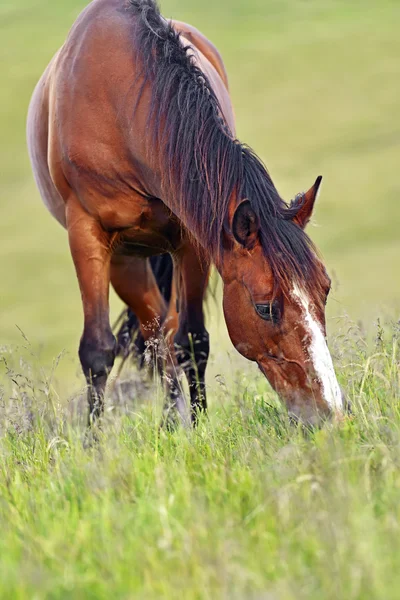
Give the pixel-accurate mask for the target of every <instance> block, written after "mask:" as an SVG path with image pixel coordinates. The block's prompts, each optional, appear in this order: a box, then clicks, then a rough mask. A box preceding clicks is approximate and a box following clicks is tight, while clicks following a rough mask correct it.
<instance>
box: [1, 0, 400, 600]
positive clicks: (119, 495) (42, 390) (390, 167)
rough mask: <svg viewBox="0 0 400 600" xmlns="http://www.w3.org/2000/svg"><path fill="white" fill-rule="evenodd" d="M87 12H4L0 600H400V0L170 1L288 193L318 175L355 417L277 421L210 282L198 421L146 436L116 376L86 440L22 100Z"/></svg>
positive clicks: (59, 255) (147, 407) (74, 337)
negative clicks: (211, 56) (221, 75)
mask: <svg viewBox="0 0 400 600" xmlns="http://www.w3.org/2000/svg"><path fill="white" fill-rule="evenodd" d="M84 5H85V2H83V1H81V0H68V1H67V0H62V1H61V0H60V1H59V2H50V1H49V0H25V2H22V0H12V1H11V0H2V2H1V4H0V39H1V44H0V76H1V85H0V207H1V209H0V210H1V219H0V251H1V261H0V281H1V291H0V336H1V337H0V345H1V346H0V413H1V414H0V527H1V532H2V534H1V536H0V597H3V598H21V599H22V598H37V599H42V598H109V597H115V598H170V597H171V598H172V597H175V596H176V595H177V594H180V595H182V597H184V598H193V599H195V598H251V599H253V598H254V599H259V598H263V599H264V598H266V599H275V598H277V599H278V598H279V599H292V598H293V599H296V600H297V599H301V598H307V599H313V598H315V599H320V598H336V599H337V598H346V600H347V599H364V598H365V599H367V598H368V599H370V598H372V599H374V598H377V599H378V598H386V599H391V598H393V599H395V598H398V597H399V592H398V590H399V586H400V575H399V573H400V569H399V563H400V535H399V530H400V514H399V505H400V503H399V498H400V462H399V456H400V454H399V447H400V413H399V400H400V397H399V396H400V391H399V389H400V387H399V386H400V378H399V349H398V345H399V328H398V324H397V321H398V318H399V306H400V280H399V277H398V273H399V272H400V236H399V234H398V224H399V222H400V203H399V192H400V185H399V180H398V157H399V146H400V121H399V117H398V98H399V93H400V77H399V75H400V72H399V70H400V67H399V61H398V56H399V54H400V38H399V36H398V23H399V19H400V5H399V3H397V2H395V1H390V0H383V1H382V2H378V1H377V0H365V1H364V2H362V3H361V2H357V1H356V2H345V1H344V0H332V1H330V2H321V1H320V0H308V1H305V0H297V1H295V0H247V1H246V2H243V1H242V0H230V2H223V1H220V2H212V0H204V1H203V2H201V3H199V2H195V1H194V0H187V1H185V2H183V0H164V1H163V3H162V7H163V13H164V14H165V16H167V17H174V18H178V19H181V20H187V21H188V22H191V23H193V24H194V25H196V26H197V27H199V29H201V30H202V31H203V32H204V33H205V34H206V35H208V36H209V37H210V39H212V40H213V41H214V43H215V44H216V45H217V46H218V47H219V49H220V51H221V53H222V55H223V57H224V59H225V61H226V66H227V70H228V74H229V77H230V86H231V92H232V97H233V101H234V106H235V110H236V117H237V124H238V136H239V138H240V139H242V140H243V141H246V142H247V143H249V144H250V145H251V146H252V147H254V149H255V150H256V151H257V152H258V153H259V154H260V156H261V157H262V158H263V159H264V161H265V162H266V164H267V166H268V168H269V170H270V172H271V175H272V177H273V179H274V181H275V182H276V184H277V186H278V189H280V190H281V192H282V195H283V196H284V197H285V198H287V199H290V198H291V197H293V196H294V195H295V194H296V193H297V192H299V191H301V190H303V189H306V188H308V187H309V186H310V185H311V184H312V183H313V182H314V180H315V178H316V176H317V175H319V174H322V175H323V176H324V183H323V189H322V192H321V196H320V198H319V204H318V206H317V209H316V215H315V219H314V224H313V225H312V226H311V228H310V233H311V236H312V238H313V239H314V240H315V241H316V243H317V245H318V246H319V248H320V250H321V253H322V255H323V257H324V259H325V262H326V264H327V268H328V271H329V272H330V274H331V275H332V277H333V281H334V286H333V291H332V295H331V299H330V302H329V308H328V315H329V320H328V329H329V332H330V346H331V349H332V354H333V357H334V362H335V364H336V368H337V372H338V375H339V380H340V383H341V385H342V386H343V388H344V389H345V391H346V393H347V395H348V397H349V399H350V400H351V402H352V406H353V415H352V416H351V417H350V418H348V419H347V420H346V421H345V422H344V423H341V424H331V425H327V426H326V427H324V428H322V429H321V430H318V431H304V430H303V429H301V428H296V427H295V426H293V425H292V424H290V423H289V421H288V419H287V416H286V414H285V410H284V409H283V407H282V406H281V405H280V404H279V402H278V401H277V400H276V398H275V396H274V394H273V393H272V392H271V390H270V388H269V386H268V385H267V383H266V381H264V380H263V379H262V378H261V377H260V376H259V375H258V374H257V370H256V368H255V367H254V366H253V365H250V364H249V363H247V362H246V361H244V360H242V359H241V358H240V357H238V356H237V355H236V354H235V351H234V350H233V348H232V347H231V345H230V343H229V341H228V339H227V335H226V332H225V328H224V323H223V317H222V313H221V308H220V306H219V299H218V295H217V300H216V301H214V300H212V301H210V302H209V306H208V328H209V330H210V332H211V344H212V356H211V361H210V369H209V372H208V387H209V397H210V408H211V410H210V418H209V420H204V421H203V422H202V423H201V424H200V427H199V429H198V430H197V431H196V432H186V431H183V430H179V431H177V432H176V433H175V434H173V435H166V434H162V435H161V436H159V435H158V420H159V413H160V403H161V401H162V399H161V396H162V394H161V390H160V388H159V385H158V384H157V382H153V383H152V384H151V385H150V384H149V385H144V384H140V383H136V384H135V383H133V384H132V383H130V382H129V381H126V382H124V383H123V384H121V385H119V384H118V382H116V381H114V382H112V389H110V394H109V399H108V404H107V413H106V418H105V423H104V426H103V430H102V432H101V433H100V434H99V436H100V438H99V440H98V442H97V443H96V444H94V445H93V446H91V447H87V445H85V444H84V438H85V434H84V427H83V418H84V417H83V415H84V400H83V398H82V388H83V385H84V382H83V379H82V377H81V375H80V369H79V364H78V360H77V345H78V340H79V336H80V333H81V327H82V317H81V304H80V295H79V290H78V286H77V282H76V278H75V274H74V270H73V266H72V262H71V259H70V256H69V251H68V245H67V239H66V235H65V232H64V231H63V230H62V229H61V228H60V226H59V225H58V224H57V223H56V222H55V221H53V220H52V218H51V217H50V215H48V214H47V212H46V210H45V208H44V207H43V205H42V204H41V201H40V198H39V194H38V192H37V190H36V188H35V184H34V182H33V178H32V175H31V172H30V167H29V162H28V158H27V153H26V147H25V116H26V111H27V106H28V103H29V98H30V94H31V92H32V90H33V87H34V85H35V83H36V81H37V80H38V78H39V77H40V75H41V73H42V71H43V69H44V67H45V65H46V64H47V62H48V61H49V60H50V58H51V56H52V54H53V53H54V52H55V51H56V49H57V48H58V47H59V46H60V45H61V44H62V42H63V40H64V39H65V36H66V34H67V32H68V29H69V27H70V26H71V24H72V23H73V21H74V19H75V17H76V15H77V14H78V13H79V11H80V10H81V9H82V8H83V7H84ZM120 309H121V305H120V303H119V302H118V301H117V299H116V298H114V297H113V298H112V316H113V318H115V317H116V316H117V315H118V313H119V311H120ZM125 376H126V378H128V379H129V378H132V377H134V378H135V380H137V379H138V375H137V374H136V373H135V372H134V371H133V372H125Z"/></svg>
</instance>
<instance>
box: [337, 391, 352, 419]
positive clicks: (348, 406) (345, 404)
mask: <svg viewBox="0 0 400 600" xmlns="http://www.w3.org/2000/svg"><path fill="white" fill-rule="evenodd" d="M340 391H341V394H342V402H343V410H344V412H345V413H346V414H347V415H352V414H353V410H352V407H351V401H350V400H349V399H348V398H347V396H346V394H345V393H344V391H343V389H342V388H340Z"/></svg>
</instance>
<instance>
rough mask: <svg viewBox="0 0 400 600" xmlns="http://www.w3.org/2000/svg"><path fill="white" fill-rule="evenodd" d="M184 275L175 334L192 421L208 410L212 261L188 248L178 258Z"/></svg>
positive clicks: (195, 420) (176, 348) (177, 354)
mask: <svg viewBox="0 0 400 600" xmlns="http://www.w3.org/2000/svg"><path fill="white" fill-rule="evenodd" d="M177 260H178V266H179V271H180V274H181V285H180V293H179V327H178V331H177V333H176V335H175V340H174V341H175V351H176V356H177V360H178V363H179V364H180V365H181V367H182V368H183V370H184V371H185V374H186V377H187V380H188V384H189V390H190V404H191V418H192V423H193V424H194V425H196V423H197V418H198V413H199V412H205V411H206V410H207V397H206V386H205V372H206V367H207V361H208V356H209V352H210V344H209V335H208V332H207V330H206V328H205V324H204V311H203V300H204V294H205V290H206V287H207V283H208V278H209V273H210V264H209V262H208V261H207V259H206V258H205V257H204V258H203V257H201V256H199V253H198V251H195V250H193V248H191V247H189V248H186V249H185V251H184V252H182V253H181V254H180V256H179V257H178V259H177Z"/></svg>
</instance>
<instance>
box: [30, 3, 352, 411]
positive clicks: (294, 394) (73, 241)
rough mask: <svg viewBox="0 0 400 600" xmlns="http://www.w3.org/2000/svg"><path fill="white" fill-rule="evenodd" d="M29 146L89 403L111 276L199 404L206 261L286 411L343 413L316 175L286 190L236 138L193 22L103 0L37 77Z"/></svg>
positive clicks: (170, 382)
mask: <svg viewBox="0 0 400 600" xmlns="http://www.w3.org/2000/svg"><path fill="white" fill-rule="evenodd" d="M28 146H29V152H30V157H31V161H32V165H33V171H34V174H35V178H36V181H37V184H38V186H39V189H40V192H41V195H42V197H43V200H44V203H45V204H46V206H47V208H48V209H49V210H50V212H51V213H52V215H53V216H54V217H55V218H56V219H57V220H58V221H59V222H60V223H61V224H62V225H63V226H64V227H66V229H67V231H68V235H69V243H70V248H71V254H72V257H73V260H74V263H75V268H76V273H77V277H78V280H79V284H80V289H81V294H82V302H83V312H84V330H83V335H82V339H81V343H80V348H79V356H80V360H81V364H82V367H83V371H84V373H85V376H86V379H87V383H88V396H89V407H90V419H92V418H94V417H96V416H98V415H99V414H100V413H101V411H102V407H103V396H104V391H105V386H106V381H107V376H108V374H109V372H110V370H111V368H112V367H113V364H114V359H115V353H116V344H115V338H114V335H113V333H112V330H111V328H110V323H109V302H108V295H109V284H110V282H111V284H112V285H113V287H114V289H115V290H116V292H117V294H118V295H119V296H120V297H121V298H122V300H123V301H124V302H125V303H126V304H127V305H128V306H129V307H130V309H131V310H132V311H133V313H134V314H135V315H136V316H137V318H138V320H139V322H140V326H141V331H142V335H143V337H144V339H145V340H148V339H150V338H151V337H153V336H154V326H153V325H152V323H154V321H155V319H156V320H159V321H160V322H161V323H162V331H163V335H164V337H165V338H166V339H167V341H168V346H167V348H166V352H165V360H164V365H163V366H164V369H165V371H164V373H166V377H165V379H166V385H167V388H168V390H167V391H168V395H169V397H170V398H171V399H172V403H173V404H174V405H175V406H177V407H178V409H179V408H180V409H181V410H183V409H182V404H181V394H180V391H179V385H178V380H177V376H176V366H175V365H176V358H175V356H176V357H177V362H178V363H179V364H180V365H182V366H183V368H184V370H185V372H186V375H187V377H188V381H189V386H190V395H191V407H192V418H193V420H194V421H195V420H196V415H197V411H198V410H201V409H205V408H206V392H205V385H204V374H205V369H206V363H207V358H208V353H209V341H208V334H207V332H206V329H205V326H204V316H203V298H204V293H205V289H206V286H207V281H208V276H209V270H210V265H211V264H212V263H213V264H215V266H216V268H217V269H218V271H219V273H220V275H221V277H222V281H223V307H224V314H225V319H226V323H227V326H228V330H229V334H230V337H231V340H232V342H233V344H234V346H235V347H236V348H237V350H238V351H239V352H240V353H241V354H243V355H244V356H245V357H247V358H248V359H250V360H252V361H256V362H257V363H258V365H259V367H260V369H261V371H262V372H263V373H264V374H265V376H266V377H267V379H268V380H269V381H270V383H271V384H272V386H273V387H274V389H275V390H276V391H277V393H278V394H279V395H280V397H281V398H282V399H284V401H285V402H286V404H287V406H288V409H289V411H290V413H292V414H293V415H295V416H297V417H299V418H301V419H303V420H305V421H307V422H311V423H314V422H316V421H317V420H318V419H319V418H320V417H321V416H322V417H324V416H327V415H329V414H337V413H341V411H342V407H343V400H342V395H341V392H340V389H339V386H338V383H337V380H336V376H335V373H334V369H333V365H332V360H331V357H330V354H329V351H328V348H327V345H326V341H325V314H324V312H325V303H326V299H327V295H328V292H329V287H330V282H329V278H328V276H327V274H326V272H325V269H324V267H323V265H322V263H321V261H320V260H319V258H318V257H317V255H316V253H315V251H314V247H313V245H312V243H311V241H310V239H309V238H308V236H307V234H306V233H305V232H304V227H305V225H306V224H307V222H308V221H309V219H310V217H311V213H312V210H313V207H314V202H315V199H316V195H317V192H318V188H319V185H320V181H321V178H320V177H319V178H318V179H317V181H316V182H315V184H314V186H313V187H312V188H311V189H310V190H309V191H308V192H307V193H306V194H301V195H298V196H297V197H296V199H295V200H294V201H293V202H292V203H291V204H290V205H287V204H286V203H285V202H284V201H283V200H282V199H281V197H280V195H279V194H278V192H277V190H276V188H275V186H274V184H273V182H272V180H271V178H270V176H269V174H268V172H267V170H266V169H265V167H264V166H263V164H262V163H261V161H260V160H259V159H258V157H257V156H256V155H255V154H254V153H253V152H252V151H251V150H250V149H249V148H248V147H247V146H245V145H243V144H241V143H240V142H239V141H238V140H237V139H236V138H235V124H234V117H233V110H232V106H231V102H230V98H229V93H228V83H227V77H226V72H225V69H224V66H223V63H222V60H221V57H220V55H219V53H218V52H217V50H216V48H215V47H214V46H213V45H212V44H211V43H210V42H209V41H208V40H207V39H206V38H205V37H204V36H203V35H202V34H201V33H200V32H199V31H197V30H196V29H195V28H193V27H191V26H190V25H185V24H183V23H179V22H175V21H172V22H167V21H166V20H164V19H163V17H162V16H161V15H160V13H159V11H158V8H157V6H156V4H155V2H154V1H153V0H94V1H93V2H92V3H91V4H90V5H89V6H88V7H87V8H86V9H85V10H84V11H83V13H82V14H81V15H80V16H79V18H78V19H77V21H76V23H75V25H74V26H73V28H72V30H71V32H70V34H69V36H68V39H67V41H66V42H65V44H64V46H63V47H62V48H61V50H60V51H59V52H58V53H57V54H56V56H55V57H54V59H53V60H52V62H51V63H50V65H49V67H48V68H47V70H46V72H45V73H44V75H43V77H42V79H41V80H40V82H39V84H38V86H37V87H36V90H35V92H34V95H33V98H32V102H31V105H30V109H29V116H28ZM164 253H168V254H170V255H171V256H172V258H173V264H174V269H173V282H172V288H171V297H170V302H169V304H167V303H166V302H165V300H164V298H163V295H162V294H161V292H160V288H159V286H158V284H157V281H156V278H155V276H154V273H153V270H152V268H151V266H150V261H149V257H151V256H154V255H160V254H164ZM174 343H175V347H177V348H179V351H178V352H177V353H176V355H175V353H174Z"/></svg>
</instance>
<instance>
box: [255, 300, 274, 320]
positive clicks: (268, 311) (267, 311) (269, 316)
mask: <svg viewBox="0 0 400 600" xmlns="http://www.w3.org/2000/svg"><path fill="white" fill-rule="evenodd" d="M256 311H257V314H258V315H259V316H260V317H261V318H262V319H264V321H271V322H272V323H277V322H278V321H279V317H280V310H279V306H278V305H277V304H275V303H274V304H271V303H268V304H256Z"/></svg>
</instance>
